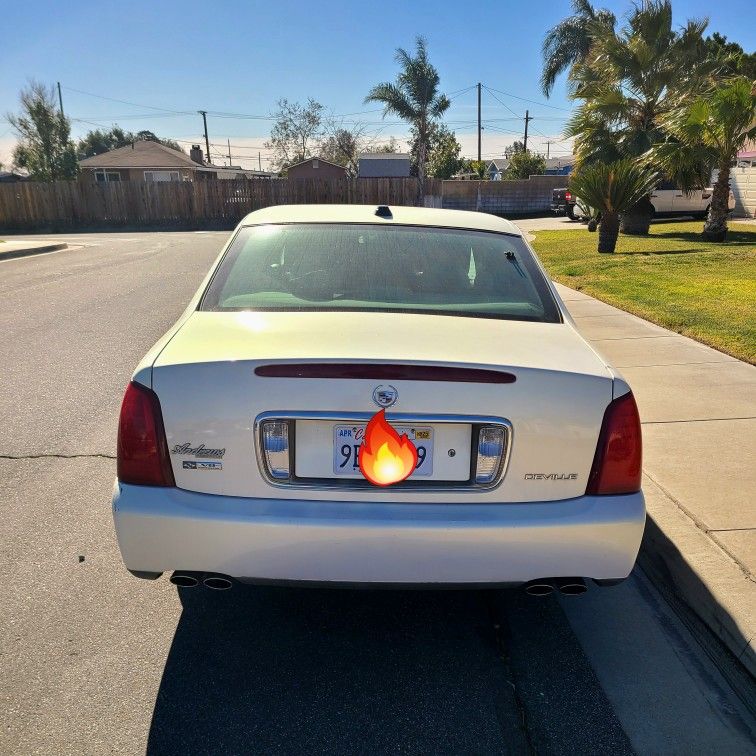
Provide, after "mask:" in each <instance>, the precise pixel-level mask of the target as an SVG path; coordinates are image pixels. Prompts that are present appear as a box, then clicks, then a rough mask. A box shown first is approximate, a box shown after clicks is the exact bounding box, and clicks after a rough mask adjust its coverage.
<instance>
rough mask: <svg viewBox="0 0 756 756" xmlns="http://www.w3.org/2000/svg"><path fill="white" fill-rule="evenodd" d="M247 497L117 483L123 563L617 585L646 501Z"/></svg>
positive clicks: (300, 574) (305, 574) (293, 577)
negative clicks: (589, 580) (579, 579)
mask: <svg viewBox="0 0 756 756" xmlns="http://www.w3.org/2000/svg"><path fill="white" fill-rule="evenodd" d="M394 498H395V500H394V501H391V502H385V501H380V502H375V501H374V502H369V501H368V502H353V503H350V504H349V506H345V505H344V504H342V503H336V502H329V501H322V502H320V501H319V502H313V501H312V500H311V499H310V498H309V494H308V498H307V500H291V501H281V500H280V499H248V498H236V497H232V496H207V495H203V494H197V493H192V492H190V491H182V490H181V489H167V490H166V489H160V488H148V487H143V486H129V485H120V484H116V488H115V492H114V496H113V508H114V511H115V516H116V530H117V534H118V542H119V545H120V548H121V553H122V554H123V557H124V561H125V563H126V566H127V567H128V568H129V569H132V570H135V571H152V572H164V571H166V570H172V569H175V568H176V565H186V566H185V567H184V568H182V569H191V570H196V571H199V572H211V573H212V572H218V573H221V574H225V575H232V576H234V577H247V578H253V579H255V580H262V581H264V580H272V581H305V582H308V581H312V582H316V583H319V582H336V583H378V584H391V583H396V584H426V585H434V584H437V585H454V584H462V585H467V584H481V583H483V584H486V583H494V584H496V583H524V582H527V581H530V580H538V579H540V578H544V577H547V576H560V575H561V576H571V575H579V576H584V577H593V578H600V579H606V580H615V579H621V578H624V577H626V576H627V575H628V574H629V573H630V570H632V568H633V564H634V562H635V556H636V554H637V553H638V546H639V544H640V539H641V537H642V535H643V526H644V521H645V508H644V502H643V494H642V493H640V492H639V493H636V494H626V495H623V496H592V497H591V496H582V497H579V498H576V499H569V500H567V501H558V502H542V503H537V504H494V505H491V504H449V503H447V502H446V501H441V502H439V501H438V498H439V497H436V498H437V501H436V503H435V504H434V505H427V504H418V503H417V501H416V500H415V499H414V497H412V498H411V500H410V497H407V496H404V497H394Z"/></svg>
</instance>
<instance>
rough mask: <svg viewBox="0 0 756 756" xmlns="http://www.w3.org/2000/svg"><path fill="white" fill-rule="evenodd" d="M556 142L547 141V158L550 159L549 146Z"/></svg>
mask: <svg viewBox="0 0 756 756" xmlns="http://www.w3.org/2000/svg"><path fill="white" fill-rule="evenodd" d="M552 144H554V142H546V160H548V159H549V147H551V145H552Z"/></svg>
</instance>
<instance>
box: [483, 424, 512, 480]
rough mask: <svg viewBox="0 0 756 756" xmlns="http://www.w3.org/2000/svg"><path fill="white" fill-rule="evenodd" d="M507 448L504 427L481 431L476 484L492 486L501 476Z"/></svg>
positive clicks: (488, 428) (486, 428)
mask: <svg viewBox="0 0 756 756" xmlns="http://www.w3.org/2000/svg"><path fill="white" fill-rule="evenodd" d="M506 446H507V435H506V431H505V429H504V428H503V427H502V426H498V425H492V426H486V427H483V428H481V429H480V432H479V434H478V455H477V460H476V462H475V482H476V483H477V484H478V485H489V486H490V485H492V484H493V483H494V482H495V481H496V480H497V478H498V477H499V475H500V472H501V466H502V463H503V462H504V454H505V452H506Z"/></svg>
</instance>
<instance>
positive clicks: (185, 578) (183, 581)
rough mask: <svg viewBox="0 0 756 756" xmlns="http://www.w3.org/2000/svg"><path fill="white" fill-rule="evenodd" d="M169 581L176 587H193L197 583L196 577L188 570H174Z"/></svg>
mask: <svg viewBox="0 0 756 756" xmlns="http://www.w3.org/2000/svg"><path fill="white" fill-rule="evenodd" d="M170 581H171V582H172V583H173V584H174V585H175V586H177V587H178V588H194V587H195V586H196V585H199V580H198V579H197V577H196V576H194V575H191V574H190V573H188V572H174V573H173V575H171V577H170Z"/></svg>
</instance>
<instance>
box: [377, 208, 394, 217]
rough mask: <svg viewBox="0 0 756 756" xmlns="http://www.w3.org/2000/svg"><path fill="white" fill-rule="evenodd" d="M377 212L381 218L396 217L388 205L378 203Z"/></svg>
mask: <svg viewBox="0 0 756 756" xmlns="http://www.w3.org/2000/svg"><path fill="white" fill-rule="evenodd" d="M375 214H376V215H377V216H378V217H379V218H393V217H394V216H393V215H392V214H391V208H390V207H389V206H388V205H378V208H377V209H376V211H375Z"/></svg>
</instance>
